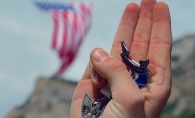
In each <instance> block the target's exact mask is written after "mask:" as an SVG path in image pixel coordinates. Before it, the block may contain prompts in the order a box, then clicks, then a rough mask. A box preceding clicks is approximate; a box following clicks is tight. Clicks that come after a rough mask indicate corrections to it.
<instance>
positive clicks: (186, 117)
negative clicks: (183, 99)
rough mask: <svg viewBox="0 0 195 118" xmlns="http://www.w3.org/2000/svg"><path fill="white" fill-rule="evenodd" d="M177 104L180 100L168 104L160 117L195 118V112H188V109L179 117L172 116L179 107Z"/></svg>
mask: <svg viewBox="0 0 195 118" xmlns="http://www.w3.org/2000/svg"><path fill="white" fill-rule="evenodd" d="M177 103H178V100H175V101H174V102H172V103H169V104H167V105H166V106H165V107H164V109H163V111H162V113H161V115H160V118H195V110H194V111H192V110H188V109H187V110H185V111H183V112H182V113H180V115H179V116H177V117H174V116H173V115H172V112H173V111H174V109H175V107H176V106H177Z"/></svg>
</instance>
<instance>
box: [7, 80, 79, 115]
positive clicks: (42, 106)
mask: <svg viewBox="0 0 195 118" xmlns="http://www.w3.org/2000/svg"><path fill="white" fill-rule="evenodd" d="M75 87H76V83H72V82H65V81H58V80H51V79H46V78H39V79H38V80H37V84H36V86H35V90H34V92H33V93H32V95H31V96H30V97H29V99H28V100H27V101H26V102H25V103H24V104H23V105H21V106H19V107H16V108H15V109H13V110H12V111H11V112H9V113H8V114H7V116H6V118H69V112H70V103H71V99H72V95H73V91H74V89H75Z"/></svg>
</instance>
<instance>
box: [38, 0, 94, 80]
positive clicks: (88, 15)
mask: <svg viewBox="0 0 195 118" xmlns="http://www.w3.org/2000/svg"><path fill="white" fill-rule="evenodd" d="M35 4H36V6H37V7H38V8H40V9H41V10H43V11H45V12H46V13H47V14H49V15H50V16H51V17H52V18H53V21H54V30H53V37H52V41H51V47H52V49H53V50H55V51H56V52H57V54H58V56H59V58H60V60H61V65H60V67H59V69H58V71H57V76H58V77H59V78H61V76H62V74H63V73H64V72H65V71H66V69H67V68H68V67H69V66H70V64H71V63H72V62H73V61H74V59H75V57H76V55H77V53H78V50H79V48H80V46H81V43H82V42H83V39H84V38H85V36H86V34H87V33H88V31H89V29H90V26H91V20H92V4H91V3H89V2H70V3H56V2H39V1H37V2H35Z"/></svg>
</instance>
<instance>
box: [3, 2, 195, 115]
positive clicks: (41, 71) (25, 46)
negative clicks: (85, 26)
mask: <svg viewBox="0 0 195 118" xmlns="http://www.w3.org/2000/svg"><path fill="white" fill-rule="evenodd" d="M59 1H62V0H59ZM64 1H65V2H69V1H76V0H64ZM77 1H80V0H77ZM85 1H91V2H92V3H93V5H94V8H93V20H92V27H91V30H90V32H89V34H88V35H87V38H86V39H85V41H84V42H83V44H82V46H81V48H80V50H79V54H78V56H77V58H76V60H75V61H74V63H73V64H72V65H71V67H70V68H68V70H67V71H66V73H65V74H64V76H63V77H64V78H66V80H69V81H68V82H64V83H59V82H58V81H50V80H48V79H47V78H49V77H51V76H52V75H53V74H54V73H55V72H56V70H57V68H58V66H59V64H60V63H59V60H58V57H57V55H56V53H55V52H54V51H52V50H51V47H50V45H51V44H50V43H51V37H52V32H53V21H52V18H51V17H50V16H49V15H47V14H45V13H44V12H41V11H40V10H38V9H37V8H36V7H35V6H34V4H33V0H19V1H15V0H0V118H4V117H7V118H26V117H28V118H31V117H32V118H36V117H37V118H49V116H47V111H48V112H49V111H50V110H51V109H52V108H54V106H52V105H53V104H51V103H48V101H47V103H45V104H44V102H45V100H43V99H47V98H48V96H50V98H52V97H51V96H57V95H59V96H60V95H61V96H60V98H54V100H53V99H49V100H50V102H52V103H54V102H56V101H57V100H59V99H60V100H61V99H63V98H65V97H67V96H63V95H64V94H66V91H67V92H70V91H71V92H70V93H69V94H68V95H69V96H70V97H68V98H66V99H63V100H62V101H64V103H65V104H68V105H69V106H70V104H69V103H70V100H71V95H72V92H73V90H74V87H75V86H76V82H78V81H79V80H80V78H81V76H82V73H83V71H84V70H85V67H86V64H87V63H88V60H89V53H90V51H91V50H92V49H93V48H95V47H101V48H103V49H105V50H107V51H108V52H109V51H110V48H111V44H112V41H113V38H114V36H115V32H116V30H117V26H118V23H119V21H120V18H121V15H122V13H123V10H124V8H125V6H126V5H127V4H128V3H129V2H136V3H138V4H139V3H140V1H141V0H114V1H112V0H107V1H105V0H96V1H94V0H85ZM161 1H163V2H166V3H167V4H168V6H169V8H170V12H171V18H172V33H173V39H174V41H175V44H174V46H175V47H173V53H172V61H173V79H174V80H173V83H176V84H174V85H173V92H172V96H171V97H170V100H169V102H168V104H167V106H166V107H165V110H164V111H163V113H162V115H161V117H162V118H174V117H175V118H179V117H181V118H192V117H193V118H194V117H195V112H194V111H193V110H194V107H195V104H194V103H193V102H194V100H193V98H195V95H194V94H195V93H194V92H195V84H194V83H195V80H194V78H193V77H194V75H195V64H194V63H195V62H194V61H193V59H194V57H195V55H194V54H195V51H194V49H195V48H194V46H195V23H194V22H195V12H194V11H195V1H194V0H188V1H183V0H177V1H176V0H172V1H170V0H161ZM186 62H188V63H186ZM183 65H185V66H183ZM175 78H176V79H175ZM178 78H179V79H178ZM180 78H181V79H180ZM64 86H66V87H65V88H63V87H64ZM46 88H47V90H48V91H47V90H46ZM49 90H51V91H53V92H51V91H49ZM54 90H55V91H54ZM58 90H59V91H60V92H59V91H58ZM63 90H64V91H63ZM46 91H47V92H46ZM42 92H46V93H47V95H45V96H42V97H38V96H34V95H39V94H41V95H43V93H42ZM50 92H51V93H50ZM46 93H45V94H46ZM48 93H49V94H48ZM44 97H45V98H44ZM178 98H181V99H178ZM31 100H32V101H31ZM39 100H41V101H42V102H41V103H43V104H42V106H39V109H44V110H43V111H41V110H39V112H40V113H38V111H33V110H32V109H34V107H35V106H33V105H36V104H38V102H40V101H39ZM31 103H32V104H31ZM27 106H28V107H27ZM56 106H57V105H56ZM51 107H52V108H51ZM14 108H15V109H14ZM26 108H28V110H26V111H25V110H24V109H26ZM63 108H66V109H67V111H68V110H69V107H66V106H65V105H64V106H60V107H59V106H57V107H56V109H63ZM30 110H32V111H30ZM35 112H36V113H37V114H44V115H35V114H36V113H35ZM33 113H34V114H33ZM52 113H53V114H58V115H53V116H52ZM52 113H51V112H50V117H51V118H52V117H58V118H61V117H62V116H63V113H60V112H58V111H56V112H55V110H54V111H52ZM67 113H68V112H67ZM29 114H30V115H29ZM60 114H62V115H61V116H60ZM33 115H34V116H33ZM64 117H65V116H64ZM67 118H68V115H67Z"/></svg>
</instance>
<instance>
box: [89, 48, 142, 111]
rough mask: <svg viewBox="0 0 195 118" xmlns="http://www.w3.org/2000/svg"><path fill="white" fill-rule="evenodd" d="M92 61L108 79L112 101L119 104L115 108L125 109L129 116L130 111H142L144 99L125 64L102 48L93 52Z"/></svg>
mask: <svg viewBox="0 0 195 118" xmlns="http://www.w3.org/2000/svg"><path fill="white" fill-rule="evenodd" d="M90 60H91V63H92V65H93V67H94V69H95V70H96V72H97V73H98V74H99V75H100V76H102V77H103V78H105V79H107V81H108V84H109V86H110V89H111V94H112V101H115V102H116V103H117V105H115V107H117V108H118V109H124V111H126V112H127V114H129V110H130V109H134V110H133V111H135V110H136V108H139V110H138V111H140V107H143V108H144V97H143V95H142V94H141V92H140V90H139V88H138V86H137V85H136V83H135V82H134V80H133V79H132V77H131V76H130V74H129V72H128V71H127V69H126V66H125V64H123V63H122V62H121V61H120V60H118V59H116V58H114V57H113V56H111V55H110V54H108V53H107V52H105V51H104V50H102V49H100V48H97V49H94V50H93V51H92V52H91V55H90ZM139 106H140V107H139ZM138 111H136V112H138ZM134 113H135V112H134Z"/></svg>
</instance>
